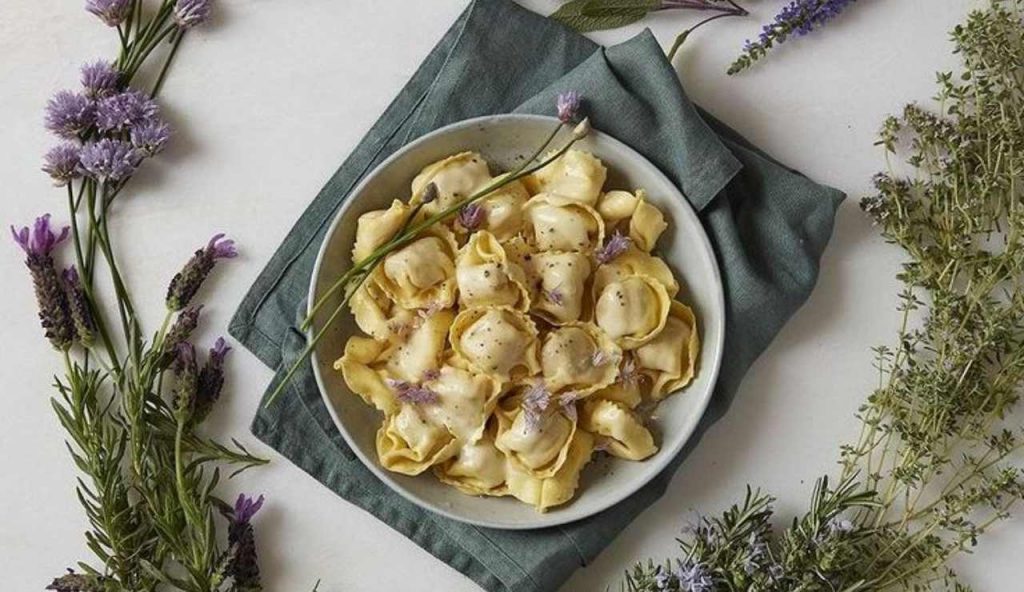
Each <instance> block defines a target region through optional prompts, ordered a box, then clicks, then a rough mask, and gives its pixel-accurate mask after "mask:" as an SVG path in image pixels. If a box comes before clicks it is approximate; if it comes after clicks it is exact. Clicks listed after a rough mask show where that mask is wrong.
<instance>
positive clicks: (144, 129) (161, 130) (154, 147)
mask: <svg viewBox="0 0 1024 592" xmlns="http://www.w3.org/2000/svg"><path fill="white" fill-rule="evenodd" d="M170 138H171V126H169V125H167V124H166V123H164V122H163V121H160V120H159V119H152V120H150V121H147V122H145V123H143V124H142V125H139V126H137V127H133V128H132V132H131V139H132V146H135V149H136V150H138V151H139V152H140V153H142V154H144V155H146V156H156V155H157V154H159V153H160V152H161V151H163V149H164V147H165V146H166V145H167V141H168V140H169V139H170Z"/></svg>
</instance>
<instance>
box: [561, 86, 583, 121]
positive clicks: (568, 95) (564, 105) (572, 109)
mask: <svg viewBox="0 0 1024 592" xmlns="http://www.w3.org/2000/svg"><path fill="white" fill-rule="evenodd" d="M582 98H583V97H581V96H580V93H578V92H576V91H574V90H570V91H569V92H564V93H559V94H558V99H557V100H556V101H555V105H556V107H557V108H558V119H559V120H561V122H562V123H564V124H566V125H568V124H570V123H572V122H573V121H575V120H576V115H577V113H578V112H579V110H580V101H581V100H582Z"/></svg>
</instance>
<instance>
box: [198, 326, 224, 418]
mask: <svg viewBox="0 0 1024 592" xmlns="http://www.w3.org/2000/svg"><path fill="white" fill-rule="evenodd" d="M230 351H231V347H230V346H229V345H228V344H227V342H226V341H224V338H223V337H218V338H217V341H216V342H214V344H213V347H211V348H210V352H209V355H208V357H207V358H206V364H204V365H203V368H202V370H200V371H199V377H198V379H197V381H196V403H195V410H194V412H193V414H192V419H193V421H194V422H195V423H199V422H201V421H203V420H204V419H206V417H207V416H208V415H209V414H210V411H211V410H213V405H214V404H215V403H216V402H217V400H218V399H220V391H221V389H222V388H224V358H226V357H227V355H228V352H230Z"/></svg>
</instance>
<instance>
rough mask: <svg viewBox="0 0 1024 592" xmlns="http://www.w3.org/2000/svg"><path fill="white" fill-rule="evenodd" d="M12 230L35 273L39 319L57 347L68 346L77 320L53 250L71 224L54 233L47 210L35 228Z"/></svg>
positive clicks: (47, 335)
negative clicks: (56, 266)
mask: <svg viewBox="0 0 1024 592" xmlns="http://www.w3.org/2000/svg"><path fill="white" fill-rule="evenodd" d="M11 234H12V235H13V236H14V242H16V243H18V246H20V247H21V249H22V250H23V251H25V255H26V257H25V265H26V266H27V267H28V269H29V273H30V274H31V275H32V284H33V286H34V287H35V292H36V301H37V302H38V304H39V321H40V324H41V325H42V327H43V331H44V332H45V335H46V338H47V339H49V340H50V343H51V344H52V345H53V347H54V348H56V349H58V350H66V349H68V348H69V347H71V344H72V342H73V341H74V339H75V324H74V321H73V320H72V318H71V312H70V310H69V307H68V299H67V294H66V293H65V292H64V287H63V286H62V285H61V283H60V278H59V277H58V276H57V270H56V268H55V267H54V264H53V257H52V256H51V255H50V252H51V251H52V250H53V248H54V247H55V246H57V245H58V244H59V243H60V242H61V241H63V240H64V239H66V238H67V236H68V227H67V226H65V227H64V228H63V229H62V230H61V231H60V232H59V233H57V234H54V232H53V230H51V229H50V215H49V214H44V215H42V216H40V217H38V218H36V222H35V224H34V225H33V227H32V229H31V230H30V229H29V228H28V227H23V228H22V229H21V230H15V228H14V227H13V226H11Z"/></svg>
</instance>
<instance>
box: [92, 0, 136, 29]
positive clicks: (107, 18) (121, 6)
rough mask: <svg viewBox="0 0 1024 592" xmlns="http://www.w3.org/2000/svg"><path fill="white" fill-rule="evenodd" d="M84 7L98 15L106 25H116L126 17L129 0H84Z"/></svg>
mask: <svg viewBox="0 0 1024 592" xmlns="http://www.w3.org/2000/svg"><path fill="white" fill-rule="evenodd" d="M85 9H86V10H88V11H89V12H91V13H93V14H95V15H96V16H98V17H99V19H100V20H101V21H103V22H104V23H106V25H107V26H108V27H116V26H118V25H120V24H121V23H123V22H124V20H125V19H126V18H128V14H129V13H130V12H131V10H132V3H131V0H85Z"/></svg>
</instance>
